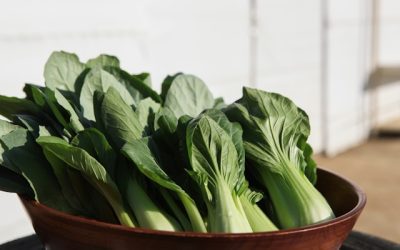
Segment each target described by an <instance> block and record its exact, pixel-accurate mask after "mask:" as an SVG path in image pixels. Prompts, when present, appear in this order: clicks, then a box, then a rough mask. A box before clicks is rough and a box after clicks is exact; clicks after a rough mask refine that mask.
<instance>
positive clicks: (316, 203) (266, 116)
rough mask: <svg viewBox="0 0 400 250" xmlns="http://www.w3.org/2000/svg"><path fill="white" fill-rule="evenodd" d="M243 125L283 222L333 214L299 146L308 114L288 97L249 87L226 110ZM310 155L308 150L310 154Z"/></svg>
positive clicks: (288, 224) (254, 163)
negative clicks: (309, 175)
mask: <svg viewBox="0 0 400 250" xmlns="http://www.w3.org/2000/svg"><path fill="white" fill-rule="evenodd" d="M225 112H226V114H227V116H228V117H229V119H230V120H232V121H236V122H239V123H240V124H241V125H242V127H243V131H244V133H243V141H244V147H245V151H246V160H248V161H249V162H251V163H252V164H251V166H254V167H253V168H252V169H251V170H253V171H255V172H256V173H257V174H258V175H259V176H261V178H262V180H263V185H264V186H265V187H266V188H267V190H268V193H269V195H270V197H271V200H272V203H273V205H274V208H275V212H276V214H277V216H278V218H279V224H280V226H281V227H283V228H292V227H298V226H304V225H309V224H314V223H318V222H321V221H325V220H329V219H331V218H333V217H334V215H333V212H332V209H331V208H330V207H329V205H328V203H327V202H326V200H325V199H324V197H323V196H322V195H321V194H320V193H319V192H318V191H317V189H316V188H315V187H314V186H313V185H312V183H311V182H310V181H309V180H308V179H307V177H306V176H305V174H304V172H303V171H304V170H305V169H306V168H310V167H311V168H312V167H315V165H314V166H307V164H308V163H309V162H310V161H308V162H307V161H306V158H305V156H304V152H303V151H302V150H301V149H300V148H299V147H298V143H299V140H300V139H301V138H307V137H308V135H309V132H310V126H309V123H308V118H307V117H306V116H304V113H303V112H302V111H301V110H299V108H298V107H297V106H296V105H295V104H294V103H293V102H291V101H290V100H289V99H287V98H285V97H283V96H281V95H278V94H274V93H268V92H264V91H261V90H256V89H251V88H244V89H243V97H242V98H241V99H240V100H238V101H237V103H235V104H232V105H230V106H229V107H228V108H227V109H226V110H225ZM307 154H308V153H307Z"/></svg>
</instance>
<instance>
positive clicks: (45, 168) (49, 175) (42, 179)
mask: <svg viewBox="0 0 400 250" xmlns="http://www.w3.org/2000/svg"><path fill="white" fill-rule="evenodd" d="M60 140H61V139H60ZM1 142H2V143H3V145H4V146H5V152H4V153H3V157H4V158H7V161H8V162H9V163H10V164H12V166H11V167H10V166H6V167H8V168H9V169H10V170H12V171H14V172H16V173H18V174H21V175H22V176H23V177H24V178H25V179H26V180H27V181H28V182H29V184H30V186H31V188H32V190H33V191H34V193H35V199H36V200H38V201H39V202H41V203H43V204H46V205H48V206H50V207H53V208H56V209H59V210H61V211H71V208H70V206H69V205H68V203H67V202H66V200H65V199H64V196H63V195H62V192H61V190H60V186H59V183H58V182H57V180H56V177H55V176H54V173H53V172H52V169H51V167H50V166H49V164H48V163H47V161H46V159H45V158H44V156H43V154H42V152H41V150H40V148H39V147H38V146H37V144H36V143H35V141H34V140H33V138H32V136H31V135H30V134H29V132H28V131H27V130H26V129H22V128H18V129H16V130H14V131H12V132H10V133H8V134H7V135H4V136H2V137H1Z"/></svg>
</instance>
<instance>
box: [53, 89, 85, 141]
mask: <svg viewBox="0 0 400 250" xmlns="http://www.w3.org/2000/svg"><path fill="white" fill-rule="evenodd" d="M54 97H55V98H56V100H57V103H58V104H59V105H60V106H61V107H62V108H63V109H64V110H65V111H66V112H67V113H68V115H69V121H68V124H69V125H70V126H71V128H72V129H73V130H74V132H75V133H77V132H79V131H82V130H83V129H84V127H83V125H82V123H81V122H80V117H79V116H78V114H77V113H76V110H75V108H74V107H73V106H72V104H71V103H70V102H69V101H68V100H67V99H66V98H65V97H64V95H63V94H61V92H60V91H58V90H55V91H54Z"/></svg>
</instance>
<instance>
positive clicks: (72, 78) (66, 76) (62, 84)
mask: <svg viewBox="0 0 400 250" xmlns="http://www.w3.org/2000/svg"><path fill="white" fill-rule="evenodd" d="M84 69H85V65H84V64H83V63H81V62H80V61H79V58H78V57H77V56H76V55H75V54H71V53H67V52H64V51H56V52H53V53H52V54H51V56H50V57H49V59H48V60H47V62H46V65H45V67H44V79H45V82H46V86H47V87H49V88H50V89H52V90H55V89H63V90H69V91H75V82H76V80H77V78H78V77H79V75H80V74H81V73H82V71H83V70H84Z"/></svg>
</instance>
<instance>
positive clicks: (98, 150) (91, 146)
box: [71, 128, 117, 179]
mask: <svg viewBox="0 0 400 250" xmlns="http://www.w3.org/2000/svg"><path fill="white" fill-rule="evenodd" d="M71 144H72V145H74V146H76V147H79V148H82V149H84V150H85V151H86V152H88V153H89V154H90V155H91V156H93V157H94V158H96V160H98V161H99V162H100V163H101V164H102V165H103V166H104V167H105V169H106V170H107V173H108V174H109V175H110V176H111V178H112V179H114V176H115V164H116V160H117V155H116V154H115V152H114V150H113V149H112V147H111V146H110V144H109V143H108V141H107V139H106V137H105V136H104V135H103V133H101V132H100V131H99V130H97V129H95V128H88V129H85V130H83V131H81V132H79V133H78V134H77V135H76V136H75V137H74V139H72V141H71Z"/></svg>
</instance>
